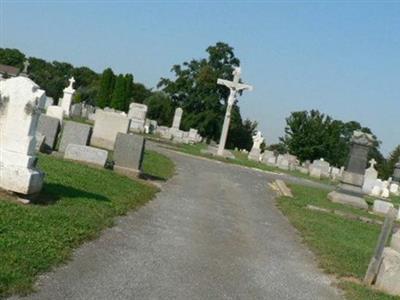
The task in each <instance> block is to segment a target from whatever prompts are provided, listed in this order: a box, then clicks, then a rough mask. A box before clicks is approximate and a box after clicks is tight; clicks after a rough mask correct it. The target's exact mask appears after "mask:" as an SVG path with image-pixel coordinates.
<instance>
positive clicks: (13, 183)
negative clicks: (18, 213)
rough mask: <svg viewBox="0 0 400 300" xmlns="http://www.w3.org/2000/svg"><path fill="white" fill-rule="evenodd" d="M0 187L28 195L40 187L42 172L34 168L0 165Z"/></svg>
mask: <svg viewBox="0 0 400 300" xmlns="http://www.w3.org/2000/svg"><path fill="white" fill-rule="evenodd" d="M0 168H1V176H0V188H2V189H4V190H6V191H13V192H15V193H19V194H24V195H30V194H36V193H39V192H40V190H41V189H42V185H43V178H44V173H43V172H41V171H39V170H36V169H27V168H18V169H16V168H15V167H12V168H8V167H5V166H0Z"/></svg>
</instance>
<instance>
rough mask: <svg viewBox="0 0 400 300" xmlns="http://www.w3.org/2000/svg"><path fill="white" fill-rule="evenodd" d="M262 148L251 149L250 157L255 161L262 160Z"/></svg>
mask: <svg viewBox="0 0 400 300" xmlns="http://www.w3.org/2000/svg"><path fill="white" fill-rule="evenodd" d="M260 155H261V152H260V149H251V151H250V153H249V156H248V159H250V160H254V161H260Z"/></svg>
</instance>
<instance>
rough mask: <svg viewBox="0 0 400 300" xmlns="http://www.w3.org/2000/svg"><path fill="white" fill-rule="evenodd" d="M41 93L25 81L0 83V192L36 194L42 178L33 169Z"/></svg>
mask: <svg viewBox="0 0 400 300" xmlns="http://www.w3.org/2000/svg"><path fill="white" fill-rule="evenodd" d="M45 97H46V96H45V92H44V91H43V90H41V89H39V86H38V85H37V84H35V83H34V82H33V81H32V80H30V79H29V78H27V77H15V78H11V79H6V80H2V81H0V188H2V189H5V190H9V191H12V192H16V193H21V194H24V195H29V194H35V193H38V192H39V191H40V190H41V188H42V185H43V177H44V174H43V173H42V172H40V171H39V170H38V169H37V168H36V161H37V158H36V157H35V147H36V137H35V136H36V129H37V123H38V119H39V114H40V108H39V107H38V104H39V102H41V100H43V99H45Z"/></svg>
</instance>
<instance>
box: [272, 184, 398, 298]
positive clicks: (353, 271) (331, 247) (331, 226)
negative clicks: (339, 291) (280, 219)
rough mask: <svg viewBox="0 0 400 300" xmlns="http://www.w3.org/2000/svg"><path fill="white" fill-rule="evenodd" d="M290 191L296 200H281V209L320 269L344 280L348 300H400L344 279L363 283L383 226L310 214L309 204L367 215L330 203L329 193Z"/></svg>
mask: <svg viewBox="0 0 400 300" xmlns="http://www.w3.org/2000/svg"><path fill="white" fill-rule="evenodd" d="M290 187H291V188H292V192H293V194H294V198H293V199H290V198H286V197H280V198H279V199H278V206H279V208H280V209H281V210H282V212H283V213H284V214H285V215H286V216H287V217H288V219H289V220H290V222H291V223H292V224H293V225H294V226H295V227H296V228H297V229H298V230H299V231H300V233H301V235H302V236H303V238H304V241H305V243H306V244H307V245H308V246H309V247H310V248H311V249H312V250H313V252H314V253H315V254H316V255H317V257H318V261H319V263H320V266H321V267H322V268H323V269H324V270H325V271H326V272H327V273H330V274H334V275H336V276H337V277H338V278H339V279H342V280H341V283H340V286H341V288H343V289H344V290H345V292H346V295H347V298H348V299H360V300H361V299H362V300H364V299H380V300H381V299H382V300H383V299H400V297H397V298H396V297H390V296H387V295H385V294H383V293H379V292H376V291H373V290H372V289H370V288H367V287H365V286H363V285H359V284H355V283H349V282H347V281H346V280H344V278H345V277H352V278H356V279H358V280H361V281H362V279H363V277H364V275H365V272H366V270H367V267H368V264H369V261H370V259H371V256H372V254H373V251H374V248H375V245H376V242H377V239H378V235H379V232H380V229H381V228H380V226H378V225H375V224H366V223H362V222H360V221H355V220H348V219H345V218H343V217H340V216H337V215H334V214H330V213H324V212H318V211H312V210H309V209H307V208H306V206H307V204H311V205H315V206H319V207H325V208H333V209H339V210H341V211H344V212H350V213H353V214H358V215H368V214H367V213H366V212H363V211H361V210H357V209H355V208H351V207H348V206H345V205H341V204H335V203H331V202H330V201H329V200H327V193H328V192H327V191H324V190H320V189H315V188H310V187H304V186H299V185H290ZM368 216H369V217H373V216H371V215H368ZM376 218H377V217H376Z"/></svg>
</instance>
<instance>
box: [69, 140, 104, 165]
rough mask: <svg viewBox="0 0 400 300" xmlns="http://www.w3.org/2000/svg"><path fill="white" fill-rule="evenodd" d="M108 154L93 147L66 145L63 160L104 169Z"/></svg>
mask: <svg viewBox="0 0 400 300" xmlns="http://www.w3.org/2000/svg"><path fill="white" fill-rule="evenodd" d="M107 156H108V152H107V151H106V150H103V149H98V148H95V147H89V146H83V145H75V144H68V146H67V148H66V149H65V154H64V158H65V159H70V160H75V161H80V162H85V163H89V164H94V165H99V166H102V167H104V166H105V164H106V161H107Z"/></svg>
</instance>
